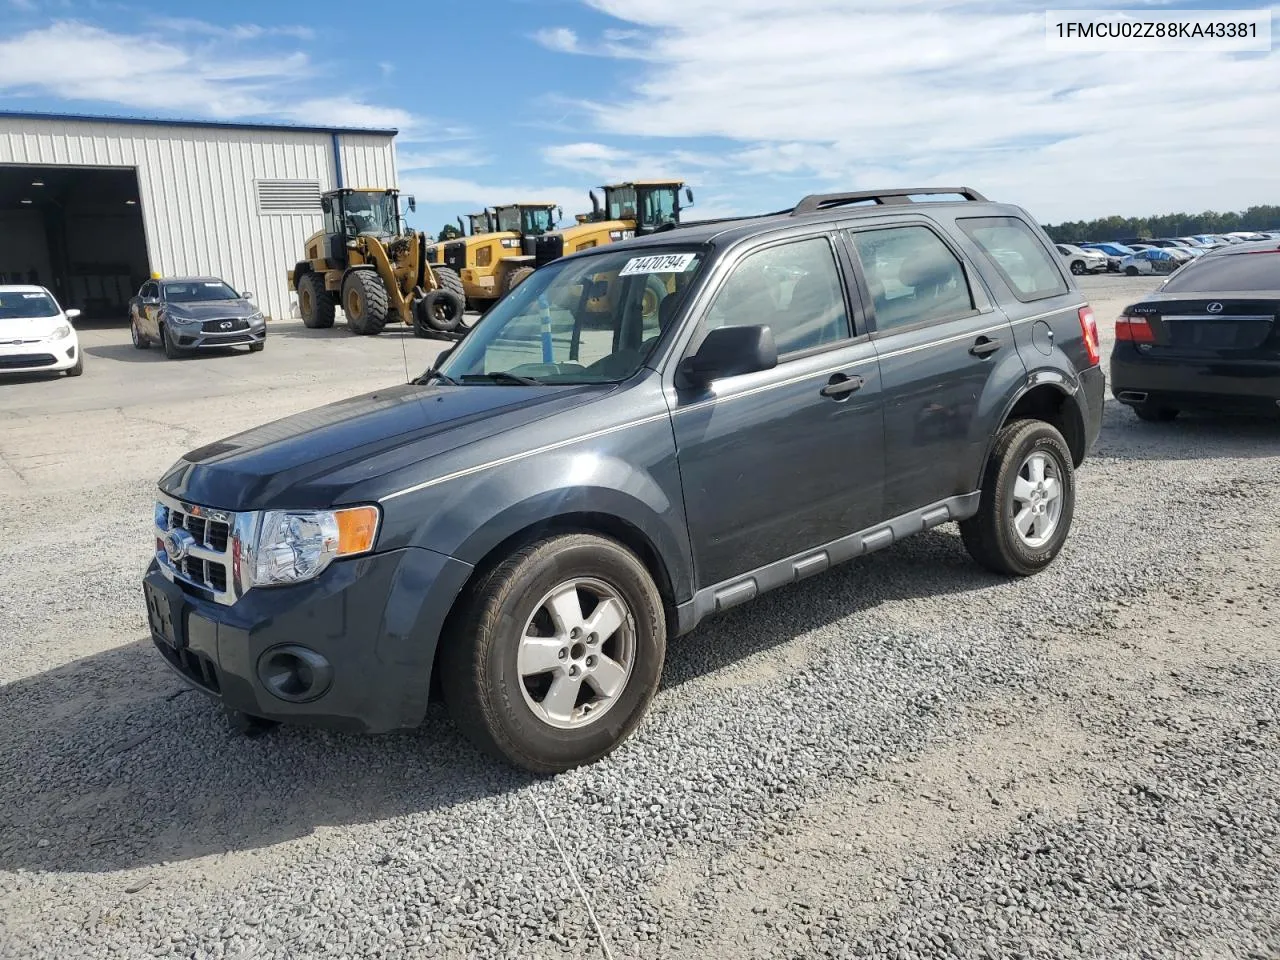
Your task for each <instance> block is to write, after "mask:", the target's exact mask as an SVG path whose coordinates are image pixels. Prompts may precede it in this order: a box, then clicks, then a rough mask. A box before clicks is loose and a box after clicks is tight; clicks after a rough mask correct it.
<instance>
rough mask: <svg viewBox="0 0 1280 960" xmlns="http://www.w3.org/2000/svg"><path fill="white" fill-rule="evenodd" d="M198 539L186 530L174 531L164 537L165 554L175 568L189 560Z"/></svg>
mask: <svg viewBox="0 0 1280 960" xmlns="http://www.w3.org/2000/svg"><path fill="white" fill-rule="evenodd" d="M195 542H196V538H195V537H193V536H192V535H191V534H189V533H187V531H185V530H181V529H173V530H170V531H169V532H168V533H166V534H165V535H164V552H165V555H166V556H167V557H168V558H169V562H170V563H172V564H173V565H174V566H177V565H178V564H180V563H182V561H183V560H185V559H187V554H189V553H190V552H191V548H192V547H193V546H195Z"/></svg>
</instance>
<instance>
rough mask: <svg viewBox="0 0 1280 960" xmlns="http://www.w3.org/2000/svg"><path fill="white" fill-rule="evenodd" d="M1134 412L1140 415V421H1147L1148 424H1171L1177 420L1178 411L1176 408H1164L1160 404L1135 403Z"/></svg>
mask: <svg viewBox="0 0 1280 960" xmlns="http://www.w3.org/2000/svg"><path fill="white" fill-rule="evenodd" d="M1133 412H1134V413H1136V414H1137V415H1138V419H1139V420H1145V421H1146V422H1147V423H1169V422H1170V421H1172V420H1175V419H1177V416H1178V410H1177V409H1175V408H1174V407H1162V406H1161V405H1160V404H1158V403H1151V402H1150V401H1148V402H1146V403H1135V404H1134V405H1133Z"/></svg>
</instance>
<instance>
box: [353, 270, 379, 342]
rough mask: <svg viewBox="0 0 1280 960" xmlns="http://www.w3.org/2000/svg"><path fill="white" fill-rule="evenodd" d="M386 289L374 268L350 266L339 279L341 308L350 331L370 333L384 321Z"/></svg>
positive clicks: (375, 331)
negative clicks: (351, 268)
mask: <svg viewBox="0 0 1280 960" xmlns="http://www.w3.org/2000/svg"><path fill="white" fill-rule="evenodd" d="M389 309H390V308H389V306H388V300H387V289H386V287H384V286H383V285H382V278H381V277H379V276H378V274H377V272H376V271H374V270H353V271H352V272H351V273H349V274H347V279H346V280H344V281H343V282H342V312H343V313H345V314H346V316H347V326H348V327H350V328H351V332H352V333H358V334H360V335H361V336H366V337H374V336H377V335H378V334H380V333H381V332H382V328H383V327H385V326H386V325H387V312H388V310H389Z"/></svg>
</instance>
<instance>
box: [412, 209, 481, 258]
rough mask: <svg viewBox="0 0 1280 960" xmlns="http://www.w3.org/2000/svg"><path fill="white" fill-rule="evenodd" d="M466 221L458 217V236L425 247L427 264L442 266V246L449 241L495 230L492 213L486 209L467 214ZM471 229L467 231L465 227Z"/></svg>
mask: <svg viewBox="0 0 1280 960" xmlns="http://www.w3.org/2000/svg"><path fill="white" fill-rule="evenodd" d="M466 217H467V219H466V220H465V221H464V220H463V219H462V217H458V218H457V221H458V236H457V237H450V238H449V239H448V240H437V241H436V242H435V243H433V244H431V246H429V247H427V263H432V264H436V263H438V264H440V265H441V266H443V265H444V245H445V244H446V243H449V242H450V241H451V240H457V239H458V237H475V236H479V235H480V234H482V233H493V232H494V230H496V229H497V225H496V224H495V223H494V216H493V211H492V210H491V209H489V208H488V207H486V208H485V209H484V210H481V211H480V212H479V213H468V214H467V215H466ZM468 224H469V225H470V227H471V229H470V230H468V229H467V226H468Z"/></svg>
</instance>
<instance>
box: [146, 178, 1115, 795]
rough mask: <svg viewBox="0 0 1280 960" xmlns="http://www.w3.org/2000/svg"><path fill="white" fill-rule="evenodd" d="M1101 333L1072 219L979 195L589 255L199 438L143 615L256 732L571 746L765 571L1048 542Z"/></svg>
mask: <svg viewBox="0 0 1280 960" xmlns="http://www.w3.org/2000/svg"><path fill="white" fill-rule="evenodd" d="M930 195H934V196H930ZM945 195H954V196H956V197H957V198H958V199H955V200H949V199H944V196H945ZM925 199H928V200H929V202H921V201H923V200H925ZM1098 360H1099V356H1098V337H1097V330H1096V327H1095V324H1094V320H1093V314H1092V311H1091V310H1090V309H1089V307H1088V305H1087V304H1086V303H1085V302H1084V300H1083V298H1082V297H1081V295H1080V293H1079V292H1078V291H1077V289H1076V288H1075V287H1074V286H1073V283H1072V279H1071V276H1070V274H1068V273H1067V272H1066V271H1065V269H1064V264H1063V262H1062V260H1061V258H1060V257H1059V256H1058V255H1057V251H1056V250H1055V249H1054V247H1053V244H1052V243H1051V242H1050V241H1049V239H1048V238H1047V237H1046V236H1045V234H1044V233H1043V232H1042V231H1041V230H1040V229H1039V227H1037V226H1036V223H1035V221H1034V220H1033V219H1032V218H1031V217H1030V216H1028V215H1027V214H1026V213H1025V212H1024V211H1023V210H1022V209H1020V208H1018V207H1016V206H1010V205H1006V204H999V203H992V202H988V201H987V200H985V199H984V198H983V197H981V196H980V195H978V194H977V193H975V192H974V191H972V190H969V189H966V188H959V189H954V188H949V189H942V190H925V189H911V190H894V191H887V192H883V191H882V192H873V193H847V194H836V195H822V196H811V197H806V198H805V199H804V200H802V201H801V202H800V203H799V204H798V205H797V206H796V207H795V208H794V209H792V210H787V211H783V212H781V213H777V214H771V215H767V216H760V217H752V218H743V219H737V220H726V221H718V222H705V223H691V224H686V225H684V226H682V227H672V228H670V229H666V230H663V231H661V232H658V233H656V234H653V235H651V236H647V237H644V238H637V239H634V240H629V241H624V242H621V243H615V244H612V245H609V246H606V247H601V248H599V249H596V250H591V251H588V252H584V253H581V254H577V255H574V256H572V257H567V258H565V259H562V260H559V261H557V262H555V263H553V264H550V265H548V266H547V267H545V268H542V269H539V270H538V271H536V272H535V273H534V274H533V275H532V276H530V277H529V279H528V280H526V281H525V282H524V283H523V284H521V285H520V286H519V287H517V288H516V289H515V290H514V291H513V292H512V293H511V294H509V295H508V296H507V297H505V298H504V299H502V300H501V301H499V302H498V303H497V305H495V306H494V307H493V308H492V309H491V310H490V311H489V313H488V314H487V315H486V316H485V317H484V318H483V319H482V320H481V321H480V322H479V323H478V324H477V326H476V327H475V328H474V329H473V330H472V331H471V332H470V333H469V334H468V335H467V336H466V338H464V339H463V340H462V341H461V342H459V343H458V344H456V345H454V346H453V347H452V348H451V349H450V351H449V352H448V353H447V354H446V355H444V356H443V357H442V359H441V360H440V361H438V362H437V365H436V366H435V367H434V368H433V369H432V370H430V371H428V372H427V373H425V374H423V375H422V376H421V377H419V378H417V379H416V380H414V381H413V382H412V383H409V384H404V385H400V386H393V387H389V388H387V389H385V390H379V391H377V392H375V393H371V394H368V395H365V396H360V397H354V398H351V399H348V400H342V401H339V402H336V403H332V404H330V405H328V406H325V407H321V408H319V409H316V410H312V411H309V412H306V413H302V414H298V415H296V416H293V417H288V418H286V419H283V420H280V421H277V422H275V423H272V424H268V425H266V426H262V427H258V428H255V429H252V430H249V431H247V432H245V433H242V434H239V435H238V436H234V437H231V438H229V439H226V440H222V441H219V442H217V443H213V444H210V445H209V446H206V447H203V448H201V449H198V450H193V451H192V452H190V453H188V454H187V455H186V456H185V457H183V458H182V459H181V460H180V461H179V462H178V463H177V464H175V465H174V467H173V468H172V469H171V470H170V471H169V472H168V473H167V474H166V475H165V476H164V477H163V478H162V479H161V481H160V484H159V487H160V490H159V498H158V502H157V504H156V509H155V528H156V529H155V537H156V554H155V558H154V560H153V561H152V563H151V565H150V567H149V569H148V571H147V573H146V576H145V580H144V593H145V597H146V603H147V607H148V613H149V617H150V622H151V628H152V633H153V635H154V639H155V643H156V646H157V648H158V649H159V651H160V652H161V654H163V656H164V658H165V659H166V660H167V661H168V663H169V664H170V665H171V666H172V667H173V668H174V669H175V670H177V671H178V672H179V673H181V674H182V675H183V676H184V677H186V678H187V680H189V681H190V682H191V683H193V684H195V685H196V686H197V687H199V688H200V689H202V690H203V691H205V692H206V693H208V694H210V695H211V696H214V697H217V698H219V699H220V700H221V701H222V703H223V704H224V706H225V707H226V708H227V710H228V711H229V713H230V715H231V716H232V718H233V720H234V721H235V722H236V723H237V724H238V725H239V726H241V727H242V728H244V729H245V730H247V731H252V730H258V729H261V728H263V727H264V726H266V725H268V724H272V723H275V722H278V721H287V722H297V723H308V724H315V725H322V726H328V727H337V728H346V729H353V730H360V731H368V732H375V731H386V730H391V729H396V728H402V727H412V726H415V725H417V724H419V723H420V722H421V721H422V719H423V716H424V713H425V711H426V708H427V704H428V700H429V699H430V698H431V697H432V696H433V695H438V696H441V697H443V699H444V701H445V703H446V705H447V707H448V709H449V711H450V713H451V714H452V716H453V718H454V719H455V721H456V723H457V724H458V726H459V727H460V728H461V729H462V730H464V731H465V732H466V733H467V734H468V735H469V736H470V737H471V738H472V739H473V740H474V741H475V742H476V743H477V744H479V745H480V746H481V747H483V748H485V749H487V750H489V751H490V752H492V753H494V754H496V755H497V756H500V757H503V758H505V759H507V760H509V761H511V762H513V763H515V764H517V765H519V766H522V767H524V768H526V769H529V770H532V771H536V772H541V773H550V772H555V771H561V770H566V769H568V768H571V767H573V766H575V765H578V764H582V763H586V762H590V761H592V760H595V759H597V758H599V757H601V756H603V755H604V754H606V753H608V752H609V751H610V750H612V749H613V748H614V747H616V746H617V745H618V744H619V743H620V742H621V741H622V740H623V739H624V738H625V737H626V736H627V735H628V734H629V733H630V732H631V731H632V730H633V729H634V728H635V727H636V725H637V724H638V723H639V722H640V721H641V718H642V717H643V716H644V713H645V710H646V708H647V707H648V705H649V703H650V701H651V699H652V698H653V695H654V692H655V691H656V689H657V687H658V683H659V678H660V676H661V673H662V665H663V656H664V652H665V648H666V644H667V641H668V639H669V638H671V637H675V636H678V635H680V634H683V633H687V632H688V631H690V630H693V629H694V628H695V627H696V626H697V625H698V623H699V622H700V621H701V620H702V619H703V618H704V617H708V616H711V615H712V614H715V613H718V612H719V611H722V610H725V609H727V608H729V607H733V606H736V605H738V604H740V603H744V602H746V601H749V600H751V599H752V598H754V597H756V596H758V595H759V594H761V593H763V592H764V591H766V590H771V589H773V588H775V587H780V586H784V585H786V584H789V583H793V582H795V581H797V580H801V579H804V578H805V577H810V576H814V575H817V574H820V573H822V572H823V571H824V570H826V569H827V568H828V567H830V566H831V565H832V564H835V563H839V562H841V561H844V560H849V559H851V558H854V557H858V556H861V555H862V554H865V553H869V552H870V551H872V550H878V549H880V548H882V547H887V546H889V545H891V544H893V543H894V542H896V541H898V540H900V539H902V538H903V537H906V536H908V535H910V534H912V533H917V532H919V531H922V530H928V529H930V528H932V527H936V526H938V525H940V524H944V523H947V522H949V521H958V522H959V526H960V533H961V536H962V538H963V541H964V544H965V546H966V547H967V548H968V550H969V552H970V553H971V554H972V556H973V557H974V559H975V560H976V561H977V562H978V563H980V564H982V565H983V566H985V567H987V568H989V569H991V570H994V571H998V572H1000V573H1002V574H1007V575H1014V576H1020V575H1027V574H1032V573H1035V572H1037V571H1039V570H1041V569H1043V568H1044V567H1045V566H1046V565H1047V564H1049V563H1050V562H1051V561H1052V560H1053V559H1054V557H1055V556H1056V555H1057V553H1058V552H1059V550H1061V548H1062V545H1063V542H1064V541H1065V540H1066V537H1067V533H1068V530H1069V528H1070V525H1071V520H1072V513H1073V510H1074V507H1075V493H1076V481H1075V469H1076V467H1078V466H1079V465H1080V463H1081V462H1082V461H1083V460H1084V458H1085V455H1086V453H1087V451H1088V450H1089V449H1090V447H1091V445H1092V444H1093V442H1094V440H1095V438H1096V437H1097V434H1098V431H1099V427H1100V423H1101V415H1102V405H1103V395H1104V378H1103V373H1102V369H1101V367H1100V366H1099V363H1098Z"/></svg>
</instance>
